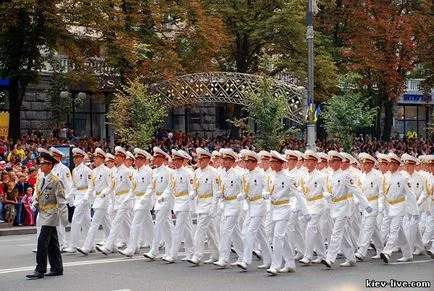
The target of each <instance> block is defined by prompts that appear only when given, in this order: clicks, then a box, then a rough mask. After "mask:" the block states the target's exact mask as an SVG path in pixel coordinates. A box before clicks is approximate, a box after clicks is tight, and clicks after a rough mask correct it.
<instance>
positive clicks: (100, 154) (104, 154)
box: [93, 148, 107, 160]
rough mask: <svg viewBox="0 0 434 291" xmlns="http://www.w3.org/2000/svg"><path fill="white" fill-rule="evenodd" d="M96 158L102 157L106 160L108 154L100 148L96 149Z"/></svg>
mask: <svg viewBox="0 0 434 291" xmlns="http://www.w3.org/2000/svg"><path fill="white" fill-rule="evenodd" d="M93 155H94V156H96V157H100V158H101V159H104V160H105V159H106V157H107V154H106V153H105V152H104V151H103V150H102V149H100V148H96V149H95V152H94V153H93Z"/></svg>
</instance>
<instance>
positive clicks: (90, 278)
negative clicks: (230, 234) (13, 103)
mask: <svg viewBox="0 0 434 291" xmlns="http://www.w3.org/2000/svg"><path fill="white" fill-rule="evenodd" d="M67 235H68V236H69V233H67ZM98 236H101V233H99V234H98ZM35 241H36V236H35V235H18V236H5V237H0V250H1V256H0V258H1V259H0V290H2V291H7V290H14V291H16V290H74V291H78V290H80V291H81V290H201V291H204V290H225V291H229V290H333V291H334V290H336V291H340V290H342V291H356V290H368V289H371V290H372V289H374V290H396V289H397V288H390V286H389V287H386V288H366V284H367V283H366V280H367V279H368V280H381V281H387V283H388V284H390V280H391V279H397V280H400V281H408V282H410V281H421V280H422V281H425V282H429V283H430V284H431V287H428V288H422V287H420V288H400V289H405V290H434V286H433V283H434V260H431V259H430V258H429V257H427V256H420V257H415V261H413V262H409V263H396V262H393V263H392V264H389V265H385V264H383V262H381V261H372V260H370V259H368V260H366V261H365V262H362V263H358V264H357V266H355V267H351V268H342V267H339V263H341V262H342V261H343V260H338V261H337V262H336V264H335V265H334V266H333V268H332V269H331V270H327V269H326V267H325V266H323V265H312V266H300V265H299V264H297V271H296V273H289V274H279V275H278V276H275V277H270V276H269V275H268V274H267V273H266V272H265V271H264V270H258V269H256V265H257V264H258V263H259V261H254V262H253V263H252V265H250V266H249V271H247V272H243V271H241V270H239V269H238V268H237V267H231V268H228V269H223V270H222V269H217V267H215V266H212V265H200V266H199V267H194V266H191V265H190V264H188V263H185V262H178V263H175V264H166V263H165V262H163V261H161V260H157V261H154V262H148V261H147V260H146V259H145V258H144V257H143V256H141V255H137V256H135V257H134V258H132V259H128V258H124V257H123V256H121V255H119V254H112V255H110V256H107V257H106V256H104V255H102V254H100V253H95V254H90V255H89V256H88V257H84V256H83V255H81V254H64V255H63V262H64V275H63V276H61V277H55V278H44V279H41V280H27V279H26V278H25V275H26V274H27V273H31V272H32V271H33V269H34V266H35V255H34V254H33V253H32V252H31V251H32V249H34V247H35ZM143 251H146V250H143ZM399 257H400V254H394V255H393V257H392V259H393V261H394V260H395V259H397V258H399ZM370 282H371V283H369V285H371V286H373V284H372V281H370ZM377 284H378V283H377Z"/></svg>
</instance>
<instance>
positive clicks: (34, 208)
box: [30, 204, 36, 212]
mask: <svg viewBox="0 0 434 291" xmlns="http://www.w3.org/2000/svg"><path fill="white" fill-rule="evenodd" d="M30 209H32V211H33V212H35V211H36V207H35V205H33V204H32V205H30Z"/></svg>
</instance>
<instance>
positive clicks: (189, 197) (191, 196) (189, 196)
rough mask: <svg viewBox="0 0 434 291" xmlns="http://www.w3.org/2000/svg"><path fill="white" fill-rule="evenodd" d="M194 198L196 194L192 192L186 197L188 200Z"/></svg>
mask: <svg viewBox="0 0 434 291" xmlns="http://www.w3.org/2000/svg"><path fill="white" fill-rule="evenodd" d="M194 198H196V195H194V194H190V195H188V199H190V200H194Z"/></svg>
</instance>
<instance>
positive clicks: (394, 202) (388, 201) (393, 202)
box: [386, 197, 405, 205]
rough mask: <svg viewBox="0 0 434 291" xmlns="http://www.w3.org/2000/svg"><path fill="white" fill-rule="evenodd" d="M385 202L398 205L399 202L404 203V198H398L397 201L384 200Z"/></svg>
mask: <svg viewBox="0 0 434 291" xmlns="http://www.w3.org/2000/svg"><path fill="white" fill-rule="evenodd" d="M386 201H387V203H389V204H392V205H393V204H398V203H401V202H404V201H405V197H401V198H398V199H395V200H389V199H387V200H386Z"/></svg>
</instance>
